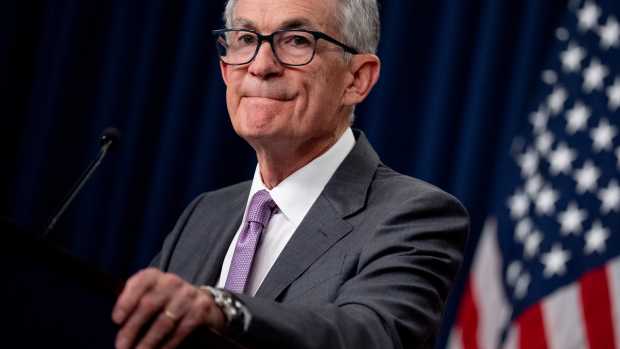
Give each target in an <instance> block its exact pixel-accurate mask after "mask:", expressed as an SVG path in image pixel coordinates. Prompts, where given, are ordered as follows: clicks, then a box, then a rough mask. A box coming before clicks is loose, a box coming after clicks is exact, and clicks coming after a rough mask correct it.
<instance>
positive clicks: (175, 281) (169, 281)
mask: <svg viewBox="0 0 620 349" xmlns="http://www.w3.org/2000/svg"><path fill="white" fill-rule="evenodd" d="M161 281H162V283H163V284H165V285H168V286H172V287H175V288H176V287H180V286H182V285H183V280H182V279H181V278H180V277H178V276H176V275H174V274H172V273H165V274H163V275H162V276H161Z"/></svg>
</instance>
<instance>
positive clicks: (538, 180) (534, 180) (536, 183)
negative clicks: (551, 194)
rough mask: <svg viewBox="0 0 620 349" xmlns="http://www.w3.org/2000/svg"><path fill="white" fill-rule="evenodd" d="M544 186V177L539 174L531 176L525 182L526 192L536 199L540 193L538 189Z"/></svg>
mask: <svg viewBox="0 0 620 349" xmlns="http://www.w3.org/2000/svg"><path fill="white" fill-rule="evenodd" d="M542 186H543V179H542V177H541V176H540V175H539V174H537V175H535V176H531V177H529V178H528V179H527V181H526V182H525V192H526V193H527V195H529V196H530V197H531V198H532V199H536V196H537V195H538V191H540V188H542Z"/></svg>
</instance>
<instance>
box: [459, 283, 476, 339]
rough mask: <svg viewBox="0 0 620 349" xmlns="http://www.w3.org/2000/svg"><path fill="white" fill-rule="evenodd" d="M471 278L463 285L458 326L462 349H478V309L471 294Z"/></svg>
mask: <svg viewBox="0 0 620 349" xmlns="http://www.w3.org/2000/svg"><path fill="white" fill-rule="evenodd" d="M471 283H472V282H471V280H469V281H468V282H467V285H466V286H465V293H464V294H463V299H462V303H461V311H460V314H459V320H458V327H459V328H460V329H461V343H462V345H463V349H478V348H479V347H478V337H477V334H478V309H477V308H476V301H475V299H474V296H473V294H472V287H471Z"/></svg>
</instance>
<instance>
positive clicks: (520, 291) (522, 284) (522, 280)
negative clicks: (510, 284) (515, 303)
mask: <svg viewBox="0 0 620 349" xmlns="http://www.w3.org/2000/svg"><path fill="white" fill-rule="evenodd" d="M531 281H532V280H531V277H530V274H528V273H523V274H521V275H520V276H519V278H518V279H517V282H516V285H515V297H517V298H519V299H522V298H523V297H525V296H526V295H527V289H528V287H529V286H530V282H531Z"/></svg>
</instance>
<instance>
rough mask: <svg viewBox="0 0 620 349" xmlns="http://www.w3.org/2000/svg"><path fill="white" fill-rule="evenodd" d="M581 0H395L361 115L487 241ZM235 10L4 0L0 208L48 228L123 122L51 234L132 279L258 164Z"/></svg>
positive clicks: (387, 0)
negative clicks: (241, 104)
mask: <svg viewBox="0 0 620 349" xmlns="http://www.w3.org/2000/svg"><path fill="white" fill-rule="evenodd" d="M565 2H566V1H559V0H556V1H540V0H523V1H498V0H472V1H463V0H440V1H412V0H384V1H382V4H381V5H382V6H381V13H382V40H381V44H380V48H379V55H380V56H381V58H382V61H383V67H382V75H381V79H380V82H379V84H378V85H377V86H376V87H375V89H374V91H373V93H372V94H371V95H370V97H369V98H368V100H367V101H366V102H365V103H364V104H363V105H361V106H359V107H358V109H357V120H356V123H355V126H356V127H358V128H361V129H362V130H364V131H365V132H366V134H367V135H368V137H369V139H370V141H371V143H372V144H373V145H374V146H375V147H376V150H377V151H378V153H379V154H380V155H381V157H382V159H383V161H384V162H385V163H386V164H387V165H389V166H391V167H393V168H395V169H396V170H398V171H400V172H403V173H406V174H409V175H412V176H416V177H419V178H422V179H424V180H426V181H429V182H431V183H433V184H435V185H437V186H439V187H441V188H443V189H445V190H447V191H449V192H451V193H453V194H454V195H455V196H457V197H458V198H459V199H461V200H462V202H463V203H464V204H465V206H466V207H467V208H468V209H469V211H470V213H471V216H472V223H473V225H472V235H473V238H472V241H473V242H475V240H476V235H477V233H478V232H479V231H480V228H481V224H482V221H483V219H484V217H485V213H486V210H487V207H488V206H489V204H490V201H491V200H492V198H493V193H492V182H493V178H494V177H495V176H496V174H497V173H499V171H498V169H499V166H500V164H501V162H502V161H503V159H504V158H505V157H506V154H508V147H509V146H510V144H509V143H510V140H511V136H512V134H513V133H514V131H515V128H516V127H517V125H518V123H519V120H521V119H523V118H525V117H527V116H526V107H527V105H528V104H527V103H528V100H529V98H530V97H531V96H530V87H531V86H532V85H533V83H535V82H536V80H537V79H538V78H539V77H538V72H539V71H540V68H541V64H542V60H543V58H544V57H545V52H546V51H547V50H548V46H549V43H550V42H551V40H552V39H553V32H552V30H553V28H554V26H555V25H556V24H557V20H558V18H559V17H560V15H561V14H562V12H563V11H564V7H565V5H566V4H565ZM222 9H223V1H211V0H209V1H207V0H184V1H181V0H174V1H169V0H168V1H164V0H133V1H127V0H105V1H79V0H57V1H52V0H49V1H40V0H13V1H3V2H2V4H0V22H1V24H0V26H1V27H0V29H1V31H0V72H1V76H0V88H1V90H0V102H1V104H0V115H2V131H3V132H2V133H3V137H2V142H3V143H5V144H4V145H3V146H2V152H3V153H5V154H3V157H2V170H1V171H0V172H1V173H2V175H1V176H2V178H1V179H2V180H1V182H0V188H1V190H2V191H1V194H2V195H1V202H0V210H1V211H0V216H4V217H7V218H8V219H9V220H11V221H14V222H16V223H17V224H18V225H19V226H21V227H23V228H25V229H29V230H32V231H41V230H42V229H43V227H44V226H45V224H46V223H47V220H48V218H49V216H50V215H51V214H52V212H53V211H54V210H55V209H56V208H57V207H58V204H59V202H60V201H61V199H62V198H63V196H64V194H65V193H66V192H67V190H69V189H70V187H71V186H72V184H73V182H74V181H75V180H76V179H77V177H78V176H79V175H80V173H81V172H82V170H83V169H84V168H85V167H86V165H87V164H88V163H89V161H90V160H91V159H92V158H93V157H94V156H95V154H96V152H97V149H98V144H97V138H98V136H99V134H100V132H101V130H103V129H104V128H105V127H106V126H109V125H114V126H116V127H118V128H119V129H120V130H121V132H122V140H121V144H120V147H119V149H118V151H117V152H115V153H113V154H111V156H110V157H109V159H107V160H106V162H105V163H104V164H103V165H102V167H101V168H100V170H99V172H98V173H96V175H95V176H94V177H93V178H92V181H91V182H90V183H88V184H87V185H86V187H85V188H84V191H83V192H82V193H81V194H80V196H79V197H78V198H77V200H76V201H75V202H74V204H73V205H72V206H71V207H70V209H69V210H68V211H67V213H66V215H65V216H64V217H63V218H62V220H61V221H60V222H59V224H58V225H57V227H56V230H55V231H54V232H53V234H52V236H51V238H52V239H54V240H56V241H58V242H60V243H62V244H64V245H65V246H66V247H67V248H68V249H69V250H70V251H71V252H72V253H74V254H75V255H77V256H80V257H82V258H84V259H86V260H88V261H89V262H91V263H93V264H95V265H98V266H100V267H101V268H102V269H105V270H107V271H110V272H112V273H114V274H116V275H118V276H123V277H124V276H128V275H130V274H131V273H133V272H134V271H136V270H137V269H139V268H141V267H144V266H145V265H146V264H147V263H148V262H149V260H150V259H151V258H152V257H153V256H154V255H155V253H156V252H157V251H158V249H159V247H160V245H161V243H162V241H163V239H164V236H165V235H166V233H167V232H168V231H170V229H171V228H172V226H173V224H174V222H175V219H176V217H177V216H178V215H179V214H180V212H181V211H182V209H183V208H184V206H185V205H186V204H187V203H189V201H190V200H191V199H192V198H193V197H194V196H196V195H197V194H199V193H200V192H203V191H207V190H212V189H215V188H218V187H222V186H225V185H229V184H232V183H236V182H238V181H241V180H245V179H249V178H251V176H252V173H253V172H252V171H253V169H254V166H255V159H254V155H253V153H252V151H251V148H250V147H249V146H248V145H246V144H245V143H244V142H243V141H242V140H241V139H239V138H238V137H237V136H236V135H235V134H234V132H233V131H232V130H231V127H230V123H229V121H228V116H227V112H226V106H225V102H224V92H225V91H224V85H223V83H222V82H221V80H220V76H219V69H218V63H217V59H216V55H215V52H214V45H213V40H212V39H211V36H210V30H211V29H215V28H219V27H221V26H222V23H221V12H222ZM472 248H473V243H472V244H471V246H470V251H471V250H472ZM469 254H471V252H469ZM463 274H465V273H463ZM457 291H458V290H457Z"/></svg>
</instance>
